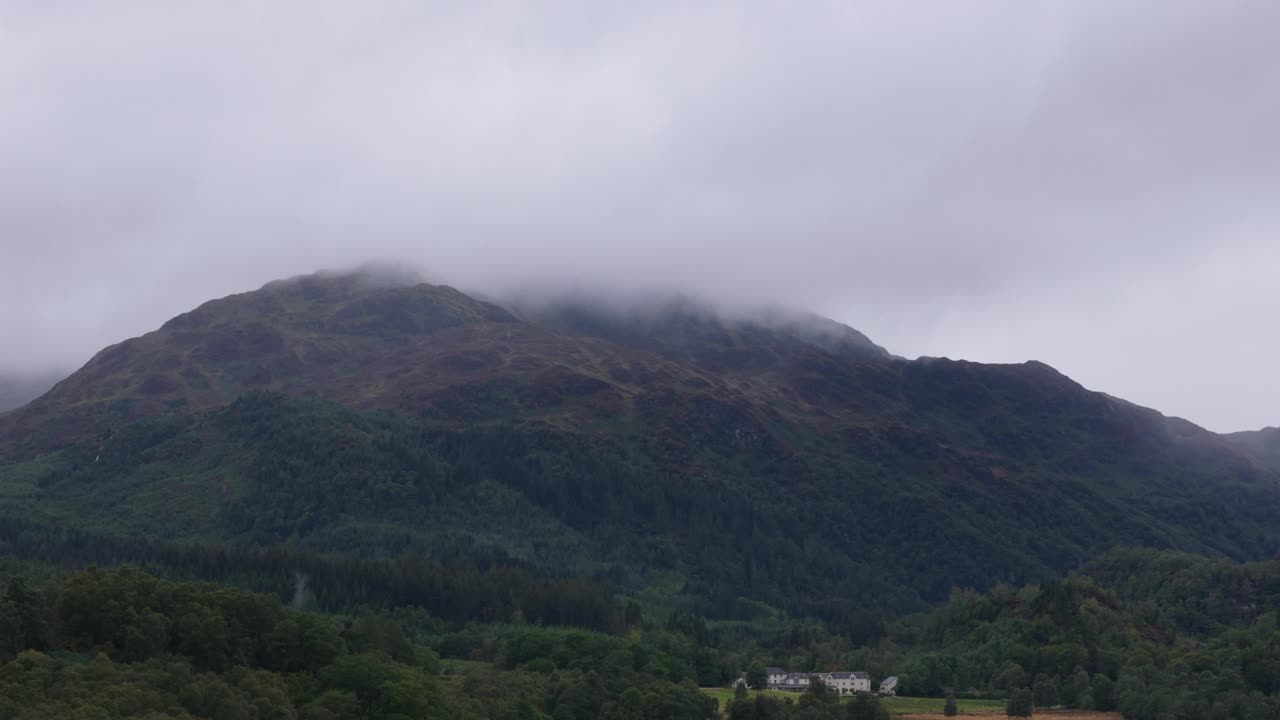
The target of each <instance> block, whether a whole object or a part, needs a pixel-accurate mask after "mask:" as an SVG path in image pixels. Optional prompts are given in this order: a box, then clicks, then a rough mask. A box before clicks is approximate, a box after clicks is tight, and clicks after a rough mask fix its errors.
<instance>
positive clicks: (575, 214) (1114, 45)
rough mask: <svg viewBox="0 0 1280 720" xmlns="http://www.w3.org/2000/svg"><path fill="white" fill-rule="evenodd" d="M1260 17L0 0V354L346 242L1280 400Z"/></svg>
mask: <svg viewBox="0 0 1280 720" xmlns="http://www.w3.org/2000/svg"><path fill="white" fill-rule="evenodd" d="M1278 27H1280V3H1276V2H1273V1H1271V0H1258V1H1257V2H1232V1H1229V0H1202V1H1200V2H1182V1H1178V0H1147V1H1145V2H1144V1H1140V0H1128V1H1126V2H1115V1H1114V0H1100V1H1097V2H1091V1H1088V0H1067V1H1064V2H1047V1H1046V2H1025V1H1024V0H1008V1H1006V2H985V1H983V0H965V1H964V2H953V1H951V0H946V1H941V0H940V1H938V2H924V1H920V2H911V3H902V2H884V3H864V2H848V1H841V2H830V3H820V2H802V3H796V2H778V3H766V2H745V3H744V2H739V1H735V2H697V3H690V2H670V3H666V2H646V3H600V2H594V1H585V0H584V1H582V2H561V1H556V0H546V1H544V2H537V3H527V2H510V3H485V2H474V3H470V2H468V3H422V2H391V1H389V0H388V1H387V2H354V1H352V2H341V3H339V2H331V1H328V0H308V1H307V2H302V1H300V0H299V1H278V2H272V3H260V2H235V1H225V0H224V1H219V2H203V3H176V2H170V1H168V0H156V1H153V2H129V1H128V0H123V1H121V2H113V3H101V2H90V1H85V2H59V1H56V0H51V1H49V2H33V1H24V0H0V369H4V368H15V369H29V368H33V367H41V366H45V365H48V364H50V363H53V364H60V365H64V366H67V367H75V366H78V365H79V364H81V363H82V362H84V360H86V359H87V358H88V357H89V356H90V355H91V354H92V353H93V352H94V351H96V350H97V349H98V348H100V347H101V346H103V345H105V344H108V343H110V342H114V341H117V340H119V339H121V338H123V337H127V336H130V335H136V334H139V333H141V332H145V331H147V330H150V329H152V328H154V327H155V326H157V325H159V324H160V323H161V322H163V321H164V320H165V319H167V318H168V317H170V316H172V315H174V314H176V313H178V312H181V311H183V310H185V309H188V308H190V307H192V306H194V305H196V304H198V303H199V302H201V301H203V300H205V299H208V298H210V297H214V296H220V295H225V294H227V293H229V292H234V291H240V290H245V289H251V288H253V287H256V286H258V285H260V284H262V283H263V282H265V281H267V280H270V279H273V278H276V277H280V276H286V275H293V274H298V273H302V272H308V271H311V270H314V269H317V268H321V267H338V266H343V265H349V264H353V263H357V262H360V261H363V260H367V259H370V258H383V259H387V258H398V259H403V260H406V261H408V262H411V263H415V264H419V265H422V266H425V267H426V268H427V269H428V270H429V271H430V272H431V273H432V274H433V276H434V277H436V278H439V279H440V280H442V281H446V282H449V283H451V284H454V285H458V286H460V287H464V288H475V289H480V290H486V291H501V290H505V289H510V288H513V287H517V286H553V287H554V286H572V287H575V288H588V289H589V288H615V287H621V288H628V289H632V288H634V289H644V290H652V289H673V290H683V291H686V292H693V293H695V294H699V295H703V296H706V297H708V298H711V299H716V300H722V301H726V302H750V303H752V304H759V303H761V302H778V303H785V304H788V305H795V306H801V307H808V308H812V309H814V310H817V311H819V312H822V313H824V314H827V315H830V316H832V317H834V318H836V319H839V320H841V321H844V322H847V323H849V324H851V325H853V326H855V327H857V328H859V329H861V330H863V331H864V332H866V333H868V334H869V335H870V336H871V337H872V338H873V339H874V340H876V341H877V342H879V343H880V344H882V345H885V346H886V347H888V348H889V349H890V350H892V351H894V352H896V353H899V354H903V355H908V356H915V355H946V356H950V357H964V358H970V359H974V360H983V361H1021V360H1024V359H1028V358H1037V359H1041V360H1044V361H1046V362H1049V363H1050V364H1053V365H1054V366H1056V367H1058V368H1059V369H1061V370H1062V371H1063V372H1066V373H1067V374H1069V375H1071V376H1073V377H1075V378H1076V379H1078V380H1080V381H1081V382H1083V383H1085V384H1086V385H1087V386H1089V387H1092V388H1095V389H1099V390H1104V391H1106V392H1110V393H1112V394H1115V395H1119V396H1122V397H1125V398H1128V399H1131V400H1133V401H1135V402H1139V403H1141V404H1145V405H1150V406H1153V407H1156V408H1158V409H1160V410H1162V411H1164V412H1166V413H1169V414H1176V415H1181V416H1185V417H1187V418H1189V419H1191V420H1193V421H1195V422H1198V423H1201V424H1203V425H1205V426H1207V427H1209V428H1211V429H1215V430H1236V429H1245V428H1252V427H1257V426H1261V425H1266V424H1280V382H1277V381H1276V380H1275V370H1274V365H1275V358H1276V356H1277V353H1278V352H1280V333H1276V332H1275V331H1274V330H1273V327H1274V325H1275V320H1274V315H1275V309H1276V308H1277V307H1280V241H1278V239H1277V237H1278V236H1277V230H1280V202H1277V198H1280V142H1277V131H1276V128H1280V49H1277V46H1276V43H1275V32H1276V28H1278Z"/></svg>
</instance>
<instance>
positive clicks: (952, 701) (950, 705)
mask: <svg viewBox="0 0 1280 720" xmlns="http://www.w3.org/2000/svg"><path fill="white" fill-rule="evenodd" d="M942 714H943V715H946V716H947V717H951V716H953V715H959V714H960V708H958V707H956V696H955V693H947V702H946V704H945V705H943V706H942Z"/></svg>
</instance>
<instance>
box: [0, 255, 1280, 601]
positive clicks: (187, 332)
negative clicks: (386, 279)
mask: <svg viewBox="0 0 1280 720" xmlns="http://www.w3.org/2000/svg"><path fill="white" fill-rule="evenodd" d="M786 319H787V320H789V319H790V318H786ZM828 322H830V321H812V320H811V319H810V320H808V321H807V324H806V322H799V323H794V322H793V323H791V324H788V323H787V322H781V321H766V322H756V321H752V320H750V319H747V320H741V319H734V318H724V317H721V316H718V315H716V314H714V313H711V312H709V311H706V310H705V309H700V308H690V307H689V306H687V305H681V304H675V305H673V306H669V307H666V308H661V309H660V311H658V312H653V313H650V314H649V315H648V316H647V317H644V318H642V319H641V320H639V321H638V320H636V319H635V317H634V314H632V315H628V314H627V313H626V312H623V313H618V312H616V311H615V310H614V309H611V308H605V307H599V306H582V305H567V306H566V305H560V306H544V307H540V308H529V307H527V306H513V307H510V308H504V307H500V306H499V305H497V304H495V303H490V302H484V301H480V300H476V299H475V298H472V297H470V296H468V295H466V294H464V293H462V292H460V291H458V290H455V289H453V288H449V287H447V286H438V285H427V284H409V285H405V284H394V283H393V284H385V283H384V284H377V283H367V282H365V281H364V280H363V279H361V278H358V277H357V278H353V277H347V276H340V275H339V276H332V275H330V276H319V275H313V276H302V277H300V278H294V279H291V280H288V281H283V282H273V283H269V284H267V285H266V286H264V287H263V288H261V289H259V290H257V291H252V292H249V293H241V294H237V295H232V296H228V297H226V298H222V299H219V300H214V301H210V302H208V303H204V304H202V305H201V306H200V307H198V308H195V309H194V310H192V311H190V312H187V313H183V314H181V315H178V316H176V317H175V318H173V319H172V320H170V321H169V322H167V323H165V324H164V325H162V326H161V327H160V328H158V329H157V330H156V331H153V332H152V333H148V334H147V335H143V336H141V337H139V338H134V339H131V340H127V341H125V342H123V343H119V344H117V345H114V346H111V347H109V348H106V349H104V350H103V351H101V352H100V353H98V354H97V355H95V357H94V358H93V359H92V360H91V361H90V362H89V363H87V364H86V365H85V366H84V367H83V368H81V370H79V371H77V373H75V374H73V375H72V376H71V377H69V378H67V379H66V380H64V381H63V382H61V383H59V384H58V386H57V387H56V388H54V389H53V390H52V391H50V392H49V393H47V394H46V395H44V396H42V397H41V398H39V399H37V400H36V401H34V402H32V403H30V404H29V405H27V406H26V407H24V408H21V409H19V410H18V411H17V412H14V413H11V414H9V415H7V416H4V417H0V505H7V506H8V507H10V508H19V507H21V508H24V510H25V512H28V513H31V514H33V515H34V516H36V517H38V518H40V519H43V520H45V521H48V522H52V523H74V524H76V525H77V526H84V527H86V528H88V529H92V530H95V531H100V532H108V533H112V534H123V535H138V534H140V535H143V536H153V537H158V538H163V539H170V540H183V539H192V540H200V541H217V542H232V543H252V544H262V545H272V544H280V543H284V544H298V545H300V546H301V547H304V548H307V549H309V550H311V551H319V552H341V553H354V554H357V555H366V556H373V557H378V556H395V555H397V554H399V553H403V552H429V553H432V552H440V551H442V550H441V549H442V548H447V547H466V548H471V549H469V550H465V551H464V552H466V553H472V552H478V551H481V549H483V548H488V550H483V552H484V553H499V554H504V553H505V554H507V555H509V556H511V557H520V558H524V559H525V560H526V561H528V562H531V563H534V564H535V565H539V566H541V567H544V568H547V569H552V568H560V569H561V570H563V569H565V568H572V569H573V572H577V573H583V574H585V575H587V576H591V577H596V576H598V575H600V574H602V573H603V575H604V576H606V577H609V578H612V579H613V580H612V582H615V583H616V584H617V585H619V586H620V587H623V588H625V589H627V590H628V592H634V593H638V594H640V595H641V596H643V597H648V598H649V601H650V602H653V603H658V604H666V605H669V606H670V605H676V606H680V605H687V604H689V603H693V604H694V605H695V606H696V607H699V608H701V609H702V610H705V611H706V612H708V613H709V614H712V615H717V616H735V615H736V614H741V613H744V612H748V610H746V608H748V607H750V605H749V603H751V602H764V603H769V604H772V605H774V606H777V607H781V608H785V609H788V610H790V611H792V612H796V613H801V614H813V615H818V616H820V617H824V618H826V619H828V620H829V621H832V622H843V623H858V622H862V620H858V619H857V618H858V617H861V615H859V613H860V612H862V611H865V610H867V609H869V608H870V609H874V608H881V609H884V608H886V607H889V606H900V607H919V606H921V603H925V602H932V601H936V600H939V599H941V598H945V597H946V595H947V593H948V592H949V591H950V589H951V588H952V587H955V586H966V585H968V586H975V587H988V586H990V585H992V584H993V583H996V582H1001V581H1013V582H1022V581H1028V580H1034V579H1039V578H1045V577H1052V576H1055V575H1058V574H1061V573H1062V572H1065V571H1067V570H1070V569H1073V568H1074V567H1076V566H1077V565H1079V564H1080V563H1082V562H1085V561H1087V560H1089V559H1090V558H1092V557H1094V556H1096V555H1097V554H1098V553H1099V552H1102V551H1105V550H1107V549H1109V548H1111V547H1115V546H1119V545H1147V546H1154V547H1167V548H1173V549H1179V550H1189V551H1194V552H1200V553H1204V554H1209V555H1222V556H1227V557H1232V558H1235V559H1258V558H1261V557H1269V556H1271V555H1273V554H1274V553H1275V550H1276V548H1277V547H1280V532H1278V531H1277V530H1275V529H1274V528H1273V523H1271V522H1270V518H1271V517H1274V513H1275V512H1277V511H1280V482H1278V480H1277V475H1276V472H1275V470H1274V469H1273V468H1272V467H1270V466H1268V465H1267V464H1266V463H1265V462H1262V461H1261V460H1259V459H1258V458H1257V457H1256V456H1255V455H1253V454H1252V453H1250V452H1247V451H1245V450H1242V449H1241V448H1240V447H1239V446H1238V445H1237V444H1236V443H1233V442H1230V441H1228V440H1226V439H1224V438H1221V437H1219V436H1217V435H1214V434H1213V433H1210V432H1208V431H1207V430H1204V429H1202V428H1199V427H1197V426H1195V425H1193V424H1191V423H1188V422H1186V421H1179V420H1177V419H1171V418H1166V417H1165V416H1163V415H1161V414H1159V413H1158V412H1156V411H1154V410H1149V409H1146V408H1140V407H1138V406H1136V405H1132V404H1131V403H1127V402H1125V401H1122V400H1118V399H1115V398H1111V397H1110V396H1106V395H1104V394H1101V393H1095V392H1091V391H1089V390H1087V389H1085V388H1084V387H1083V386H1081V385H1080V384H1079V383H1077V382H1075V381H1074V380H1072V379H1070V378H1069V377H1067V376H1066V375H1064V374H1062V373H1060V372H1058V371H1057V370H1055V369H1053V368H1051V367H1049V366H1048V365H1045V364H1044V363H1039V362H1035V361H1032V362H1027V363H1021V364H1010V365H984V364H981V363H972V362H966V361H954V360H948V359H945V358H922V359H919V360H914V361H908V360H904V359H902V358H897V357H895V356H893V355H891V354H890V353H888V352H887V351H885V350H884V349H883V348H880V347H879V346H877V345H875V344H874V343H873V342H871V341H870V340H869V339H866V336H865V335H862V334H861V333H858V332H857V331H855V330H852V329H851V328H845V326H840V325H838V324H834V325H835V327H833V326H832V324H827V323H828ZM815 325H816V326H817V328H818V330H819V331H820V332H816V333H815V332H813V327H814V326H815ZM841 328H844V329H843V330H842V329H841ZM824 333H825V334H824ZM3 509H4V508H3V507H0V510H3ZM517 519H518V520H517ZM459 544H460V545H459ZM673 577H674V578H679V581H678V582H673V581H672V578H673ZM744 603H747V604H744Z"/></svg>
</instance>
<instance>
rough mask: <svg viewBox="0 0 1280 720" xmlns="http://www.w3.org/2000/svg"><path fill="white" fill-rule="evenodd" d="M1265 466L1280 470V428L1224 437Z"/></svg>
mask: <svg viewBox="0 0 1280 720" xmlns="http://www.w3.org/2000/svg"><path fill="white" fill-rule="evenodd" d="M1224 437H1226V438H1227V440H1229V441H1231V442H1232V443H1235V444H1236V445H1237V446H1239V447H1240V448H1242V449H1243V450H1244V451H1245V452H1246V453H1248V454H1250V455H1252V456H1253V457H1254V458H1255V459H1257V460H1258V461H1259V462H1261V463H1262V464H1264V465H1267V466H1269V467H1272V468H1275V469H1277V470H1280V427H1269V428H1263V429H1262V430H1253V431H1249V432H1238V433H1231V434H1230V435H1226V436H1224Z"/></svg>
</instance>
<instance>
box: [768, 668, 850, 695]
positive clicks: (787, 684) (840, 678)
mask: <svg viewBox="0 0 1280 720" xmlns="http://www.w3.org/2000/svg"><path fill="white" fill-rule="evenodd" d="M765 676H766V680H767V683H768V687H769V689H770V690H790V691H792V692H804V691H805V690H808V689H809V687H810V685H812V683H813V681H814V680H821V681H822V683H823V684H825V685H826V686H827V687H829V688H831V689H832V690H835V691H836V692H837V693H839V694H841V695H852V694H853V693H858V692H871V676H870V675H868V674H867V673H865V672H861V671H859V672H853V671H838V672H820V673H802V672H786V671H785V670H783V669H782V668H768V669H766V670H765Z"/></svg>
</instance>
